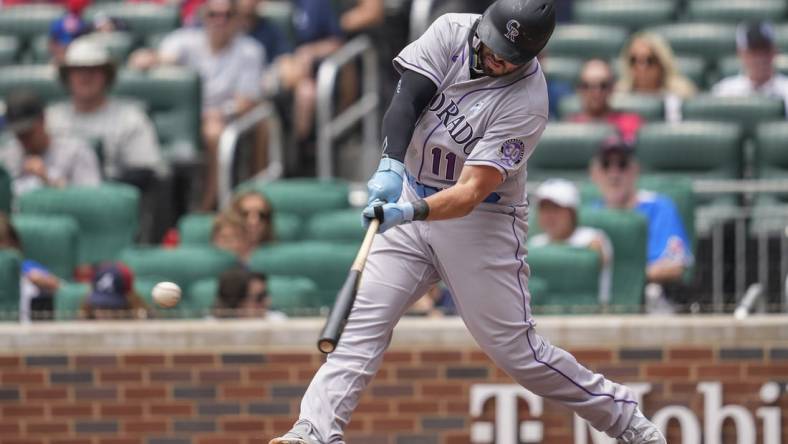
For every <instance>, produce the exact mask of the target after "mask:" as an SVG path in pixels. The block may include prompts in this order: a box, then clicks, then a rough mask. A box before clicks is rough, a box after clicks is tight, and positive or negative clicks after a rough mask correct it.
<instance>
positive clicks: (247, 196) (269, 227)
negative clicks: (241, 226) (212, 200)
mask: <svg viewBox="0 0 788 444" xmlns="http://www.w3.org/2000/svg"><path fill="white" fill-rule="evenodd" d="M232 210H233V212H235V213H236V214H238V215H239V216H240V217H241V218H243V220H244V221H245V222H246V230H247V233H248V234H249V240H250V242H251V243H252V247H253V248H256V247H259V246H260V245H262V244H267V243H269V242H272V241H273V240H274V223H273V208H271V203H270V202H268V199H266V197H265V196H264V195H263V194H262V193H259V192H257V191H253V190H252V191H244V192H241V193H239V194H238V195H237V196H235V198H234V199H233V202H232Z"/></svg>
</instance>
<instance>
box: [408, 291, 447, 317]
mask: <svg viewBox="0 0 788 444" xmlns="http://www.w3.org/2000/svg"><path fill="white" fill-rule="evenodd" d="M408 315H410V316H426V317H428V318H442V317H444V316H455V315H457V307H456V306H455V305H454V300H453V299H452V298H451V293H450V292H449V289H448V288H446V287H445V286H443V285H442V284H441V283H437V284H435V285H433V286H432V287H430V289H429V290H427V292H426V293H424V296H422V297H420V298H419V299H418V300H417V301H416V302H415V303H414V304H413V305H412V306H411V307H410V308H409V309H408Z"/></svg>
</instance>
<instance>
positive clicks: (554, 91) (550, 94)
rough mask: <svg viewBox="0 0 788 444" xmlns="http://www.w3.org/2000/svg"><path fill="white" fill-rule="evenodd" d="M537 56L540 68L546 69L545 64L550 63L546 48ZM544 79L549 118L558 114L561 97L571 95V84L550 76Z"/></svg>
mask: <svg viewBox="0 0 788 444" xmlns="http://www.w3.org/2000/svg"><path fill="white" fill-rule="evenodd" d="M537 58H538V59H539V64H540V65H542V70H543V71H544V70H546V69H547V65H548V64H549V63H550V57H548V55H547V50H546V49H543V50H542V52H540V53H539V55H538V56H537ZM546 80H547V100H548V106H549V113H550V118H553V119H554V118H556V117H557V116H558V105H559V104H560V103H561V99H563V98H564V97H567V96H570V95H572V85H571V84H570V83H569V82H567V81H566V80H563V79H556V78H553V77H551V76H546Z"/></svg>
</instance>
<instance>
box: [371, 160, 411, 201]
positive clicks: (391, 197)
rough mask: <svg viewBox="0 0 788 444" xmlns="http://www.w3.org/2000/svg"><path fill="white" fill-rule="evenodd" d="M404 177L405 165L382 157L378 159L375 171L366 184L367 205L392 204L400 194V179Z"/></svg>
mask: <svg viewBox="0 0 788 444" xmlns="http://www.w3.org/2000/svg"><path fill="white" fill-rule="evenodd" d="M403 177H405V165H404V164H403V163H402V162H400V161H399V160H396V159H392V158H389V157H384V158H382V159H380V164H379V165H378V169H377V171H375V174H373V175H372V178H371V179H369V182H367V191H368V192H369V197H368V198H367V205H372V203H373V202H375V201H381V202H387V203H394V202H396V201H398V200H399V196H400V194H402V179H403Z"/></svg>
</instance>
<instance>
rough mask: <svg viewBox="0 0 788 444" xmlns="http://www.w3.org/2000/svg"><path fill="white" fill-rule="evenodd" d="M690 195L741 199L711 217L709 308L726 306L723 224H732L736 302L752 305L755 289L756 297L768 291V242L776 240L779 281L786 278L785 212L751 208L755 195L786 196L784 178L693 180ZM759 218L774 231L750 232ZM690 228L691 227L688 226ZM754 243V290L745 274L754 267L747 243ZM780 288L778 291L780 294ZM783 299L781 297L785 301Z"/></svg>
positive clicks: (787, 188) (787, 227) (787, 216)
mask: <svg viewBox="0 0 788 444" xmlns="http://www.w3.org/2000/svg"><path fill="white" fill-rule="evenodd" d="M693 192H694V193H695V194H696V195H699V196H700V195H707V196H715V195H723V194H727V195H730V194H735V195H738V196H740V197H741V199H740V200H741V201H742V202H744V205H741V206H735V207H731V209H732V210H733V211H731V212H725V213H724V214H721V215H718V216H714V215H712V216H710V218H711V219H713V220H712V222H711V224H710V225H711V232H710V240H711V281H712V282H711V296H712V300H711V303H712V308H713V310H714V311H723V310H724V307H725V289H724V287H725V282H724V281H725V278H726V270H725V258H724V251H725V243H726V240H725V232H724V230H725V224H726V223H728V224H732V225H733V248H732V249H733V258H734V263H733V265H734V267H733V290H734V295H735V298H736V301H735V302H736V303H737V304H740V303H742V302H743V301H746V302H747V304H748V306H749V305H751V304H752V301H750V300H749V299H751V298H754V297H755V296H751V295H752V294H753V292H754V289H757V290H758V291H757V293H758V297H760V296H761V294H763V293H764V292H765V291H767V288H768V286H767V283H768V282H769V281H770V273H771V271H770V269H771V268H772V267H770V263H769V239H770V237H771V238H774V237H777V236H778V237H779V240H778V241H777V242H778V244H779V264H778V267H774V268H777V270H778V273H779V276H780V278H781V279H785V277H786V276H788V213H785V214H782V213H779V211H776V212H775V213H773V214H766V213H756V212H755V211H754V210H755V208H756V207H754V206H752V205H750V202H751V201H752V200H753V199H754V197H755V195H760V194H774V193H779V194H788V180H784V179H748V180H696V181H694V182H693ZM758 219H760V221H761V222H762V221H764V220H765V219H771V220H773V221H774V222H775V223H774V224H773V225H775V227H774V228H773V229H768V228H763V227H761V228H760V229H757V230H752V231H751V230H750V229H748V227H749V226H750V225H751V224H752V223H753V222H756V221H757V220H758ZM688 228H691V227H688ZM753 239H754V240H755V251H756V258H757V261H756V262H757V263H756V264H754V265H755V266H756V267H757V268H756V276H757V282H756V283H755V284H757V287H754V286H753V285H755V284H753V283H748V282H747V280H748V275H751V273H748V271H749V270H750V267H752V266H753V264H751V263H750V261H749V260H748V249H750V248H752V247H751V246H748V240H753ZM781 290H782V289H777V291H781ZM785 297H786V296H784V298H785ZM782 305H783V306H782V310H783V311H788V300H784V301H783V304H782Z"/></svg>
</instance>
